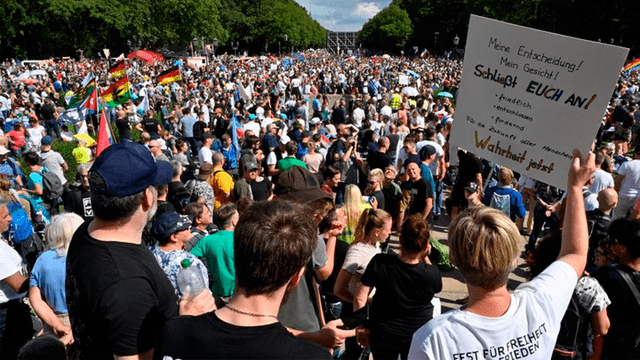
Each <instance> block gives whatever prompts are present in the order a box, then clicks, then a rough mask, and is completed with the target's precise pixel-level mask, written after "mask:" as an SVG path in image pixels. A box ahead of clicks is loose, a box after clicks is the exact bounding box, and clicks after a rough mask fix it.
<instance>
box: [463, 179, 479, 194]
mask: <svg viewBox="0 0 640 360" xmlns="http://www.w3.org/2000/svg"><path fill="white" fill-rule="evenodd" d="M464 189H465V190H467V191H469V192H472V193H474V192H476V191H478V184H477V183H476V182H475V181H469V182H468V183H467V186H465V187H464Z"/></svg>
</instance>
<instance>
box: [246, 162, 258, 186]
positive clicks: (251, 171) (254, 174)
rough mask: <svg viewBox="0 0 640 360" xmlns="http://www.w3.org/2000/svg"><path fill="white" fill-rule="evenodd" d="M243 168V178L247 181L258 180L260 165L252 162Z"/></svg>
mask: <svg viewBox="0 0 640 360" xmlns="http://www.w3.org/2000/svg"><path fill="white" fill-rule="evenodd" d="M242 166H243V167H244V172H243V173H242V176H243V177H244V178H245V179H246V180H247V181H256V179H257V178H258V174H259V173H260V168H259V167H258V164H257V163H256V162H255V161H253V160H251V161H247V162H246V163H244V164H243V165H242Z"/></svg>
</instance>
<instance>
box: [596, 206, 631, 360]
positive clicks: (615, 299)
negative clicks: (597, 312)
mask: <svg viewBox="0 0 640 360" xmlns="http://www.w3.org/2000/svg"><path fill="white" fill-rule="evenodd" d="M608 234H609V239H611V241H612V243H613V245H612V248H613V251H614V252H615V254H616V255H617V256H618V257H619V258H620V261H619V263H618V264H615V265H612V266H604V267H601V268H600V269H599V270H598V271H596V272H594V273H593V277H595V278H596V279H597V280H598V282H599V283H600V285H602V287H603V288H604V290H605V291H606V292H607V295H609V298H610V299H611V306H610V307H609V318H610V319H611V329H610V330H609V333H608V334H606V336H605V337H604V353H603V355H602V358H603V359H638V358H640V346H638V343H639V341H640V327H638V323H639V322H640V311H638V307H639V306H640V301H639V300H638V297H637V294H638V292H639V291H640V222H638V221H635V220H628V219H618V220H615V221H613V222H612V223H611V225H609V230H608Z"/></svg>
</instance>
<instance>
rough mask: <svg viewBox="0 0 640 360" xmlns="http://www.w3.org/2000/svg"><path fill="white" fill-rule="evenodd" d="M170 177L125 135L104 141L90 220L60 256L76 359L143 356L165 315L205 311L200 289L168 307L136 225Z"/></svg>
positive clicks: (168, 290) (207, 302)
mask: <svg viewBox="0 0 640 360" xmlns="http://www.w3.org/2000/svg"><path fill="white" fill-rule="evenodd" d="M171 176H172V171H171V165H170V164H169V163H167V162H163V161H159V162H157V163H156V162H155V160H154V159H153V157H152V155H151V153H150V152H149V150H148V149H147V148H146V147H145V146H144V145H140V144H137V143H133V142H128V141H126V142H122V143H119V144H115V145H112V146H110V147H108V148H107V149H106V150H104V152H102V154H100V156H99V157H98V158H97V159H96V161H95V163H94V164H93V166H92V168H91V171H90V174H89V181H90V185H91V203H92V206H93V211H94V219H93V220H92V221H87V222H85V223H84V224H83V225H82V226H81V227H80V228H79V229H78V230H77V231H76V233H75V234H74V236H73V239H72V240H71V244H70V245H69V251H68V255H67V278H66V288H67V305H68V308H69V317H70V320H71V326H72V329H73V335H74V339H75V342H76V344H77V349H78V354H79V357H80V358H90V359H103V358H110V359H113V358H115V359H121V358H125V357H127V358H136V359H137V358H150V357H151V356H152V355H153V346H154V343H155V341H156V338H157V336H158V331H159V329H160V328H161V327H162V325H163V324H164V323H165V322H166V321H167V320H168V319H170V318H172V317H175V316H177V315H178V313H180V314H181V315H188V314H192V315H193V314H200V313H204V312H207V311H211V310H212V309H213V308H214V306H215V303H214V300H213V297H212V296H211V294H210V293H208V292H203V293H201V294H200V295H199V296H197V297H195V298H194V299H193V300H191V301H187V300H185V299H183V300H182V301H181V302H180V306H179V309H178V306H176V301H177V297H176V295H175V292H174V290H173V286H171V283H170V282H169V280H168V279H167V277H166V276H165V274H164V272H163V271H162V269H161V268H160V267H159V266H158V263H157V262H156V260H155V259H154V257H153V256H152V255H151V253H150V252H149V250H148V249H147V248H146V247H145V246H144V245H143V244H142V230H143V229H144V227H145V225H146V223H147V221H148V220H149V219H151V218H152V217H153V215H154V213H155V209H156V206H157V204H156V201H157V191H156V189H155V187H156V186H159V185H162V184H166V183H168V182H169V181H170V179H171Z"/></svg>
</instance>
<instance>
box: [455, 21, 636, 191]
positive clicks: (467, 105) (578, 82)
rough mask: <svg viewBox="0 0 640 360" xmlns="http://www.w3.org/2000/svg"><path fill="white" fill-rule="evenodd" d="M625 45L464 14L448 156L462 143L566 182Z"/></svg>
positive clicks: (588, 140)
mask: <svg viewBox="0 0 640 360" xmlns="http://www.w3.org/2000/svg"><path fill="white" fill-rule="evenodd" d="M628 51H629V50H628V49H626V48H622V47H618V46H612V45H607V44H603V43H598V42H593V41H587V40H581V39H576V38H571V37H568V36H563V35H558V34H553V33H549V32H545V31H540V30H536V29H530V28H526V27H522V26H517V25H513V24H509V23H504V22H500V21H496V20H492V19H487V18H483V17H479V16H475V15H471V19H470V21H469V34H468V37H467V46H466V49H465V59H464V71H463V73H462V79H461V85H460V96H459V99H458V101H457V108H456V114H455V122H454V125H453V129H452V132H451V137H450V144H451V146H450V149H451V154H452V157H451V159H452V161H457V158H456V149H457V148H462V149H465V150H467V151H470V152H472V153H474V154H476V155H477V156H478V157H480V158H484V159H488V160H492V161H495V162H497V163H498V164H500V165H503V166H506V167H508V168H510V169H512V170H514V171H517V172H519V173H522V174H525V175H527V176H529V177H531V178H533V179H536V180H540V181H543V182H545V183H547V184H550V185H553V186H556V187H558V188H561V189H565V188H566V182H567V173H568V169H569V167H570V166H571V158H572V152H573V149H579V150H580V151H581V152H582V153H583V154H585V153H586V152H587V151H589V149H590V147H591V144H592V143H593V139H594V138H595V134H596V132H597V131H598V128H599V126H600V121H601V120H602V116H603V114H604V112H605V110H606V107H607V104H608V102H609V100H610V98H611V94H612V92H613V89H614V86H615V83H616V81H617V79H618V76H619V74H620V71H621V69H622V66H623V64H624V61H625V59H626V57H627V52H628ZM454 159H455V160H454Z"/></svg>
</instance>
